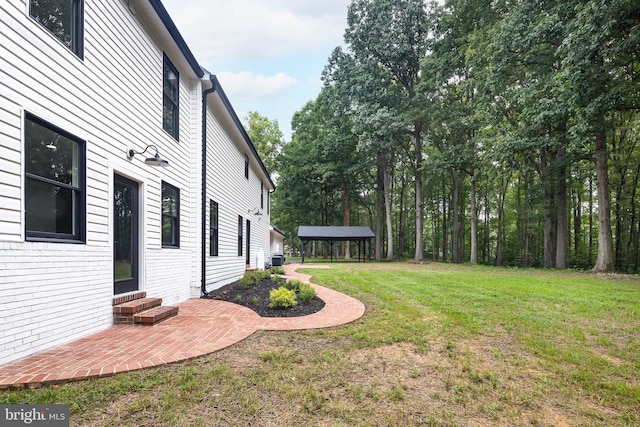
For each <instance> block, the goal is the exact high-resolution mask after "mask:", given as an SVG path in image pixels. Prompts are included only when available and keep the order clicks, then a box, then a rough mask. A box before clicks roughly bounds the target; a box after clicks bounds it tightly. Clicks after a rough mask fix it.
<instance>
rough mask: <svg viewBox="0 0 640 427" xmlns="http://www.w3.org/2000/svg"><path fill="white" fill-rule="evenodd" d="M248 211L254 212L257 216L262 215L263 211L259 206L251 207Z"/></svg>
mask: <svg viewBox="0 0 640 427" xmlns="http://www.w3.org/2000/svg"><path fill="white" fill-rule="evenodd" d="M247 213H252V214H254V215H255V216H262V211H261V210H260V209H258V208H253V209H249V210H248V211H247Z"/></svg>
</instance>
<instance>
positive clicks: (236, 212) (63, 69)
mask: <svg viewBox="0 0 640 427" xmlns="http://www.w3.org/2000/svg"><path fill="white" fill-rule="evenodd" d="M0 33H1V34H2V43H0V364H4V363H7V362H9V361H12V360H15V359H18V358H21V357H24V356H27V355H30V354H33V353H35V352H37V351H40V350H43V349H46V348H49V347H52V346H55V345H58V344H62V343H65V342H68V341H71V340H74V339H77V338H80V337H83V336H86V335H88V334H91V333H94V332H97V331H100V330H103V329H105V328H108V327H110V326H111V325H112V324H113V322H114V309H113V305H114V301H116V300H117V301H118V302H121V301H126V300H128V299H131V298H134V295H135V298H137V297H138V296H139V294H140V292H141V291H142V292H146V294H147V295H148V296H153V297H158V298H162V299H163V304H164V305H171V304H176V303H178V302H181V301H184V300H186V299H188V298H193V297H199V296H201V295H202V294H203V293H206V292H207V290H211V289H214V288H216V287H219V286H222V285H224V284H226V283H229V282H231V281H233V280H236V279H237V278H239V277H241V276H242V274H243V273H244V271H245V268H246V266H247V265H249V266H251V267H254V268H255V267H261V266H263V265H264V264H262V265H261V264H260V261H261V260H262V259H264V258H266V257H269V256H270V247H269V193H270V192H271V191H273V190H274V185H273V182H272V181H271V179H270V177H269V174H268V172H267V171H266V169H265V168H264V165H263V164H262V162H261V160H260V158H259V156H258V154H257V152H256V150H255V148H254V147H253V145H252V143H251V141H250V140H249V138H248V137H247V135H246V133H245V131H244V129H243V128H242V125H241V123H240V121H239V120H238V118H237V116H236V115H235V112H234V111H233V108H232V107H231V105H230V103H229V101H228V99H227V97H226V95H225V94H224V91H223V90H222V88H221V87H220V85H219V83H218V82H217V79H216V78H215V77H214V76H211V75H209V73H207V72H206V71H204V70H203V69H202V68H201V67H200V66H199V64H198V62H197V61H196V59H195V58H194V56H193V54H192V53H191V51H190V50H189V48H188V46H187V45H186V43H185V42H184V40H183V39H182V37H181V35H180V33H179V32H178V30H177V29H176V27H175V25H174V24H173V22H172V20H171V18H170V17H169V15H168V14H167V12H166V10H165V9H164V7H163V6H162V4H161V2H160V1H159V0H70V1H67V2H43V1H41V0H40V1H39V0H3V1H2V2H0ZM167 162H168V165H169V167H162V166H163V165H166V164H167ZM260 257H262V258H260Z"/></svg>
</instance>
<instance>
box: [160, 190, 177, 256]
mask: <svg viewBox="0 0 640 427" xmlns="http://www.w3.org/2000/svg"><path fill="white" fill-rule="evenodd" d="M165 190H172V191H175V193H176V197H175V200H176V206H175V211H176V214H175V215H170V214H165V206H164V203H165ZM160 199H161V200H160V211H161V213H160V214H161V218H160V235H161V236H160V239H161V240H162V247H163V248H179V247H180V189H179V188H178V187H176V186H173V185H171V184H169V183H168V182H165V181H162V186H161V190H160ZM165 218H167V219H169V220H170V224H171V229H172V233H171V236H172V237H174V239H173V240H171V241H166V240H165V233H164V223H165Z"/></svg>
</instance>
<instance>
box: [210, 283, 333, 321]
mask: <svg viewBox="0 0 640 427" xmlns="http://www.w3.org/2000/svg"><path fill="white" fill-rule="evenodd" d="M239 283H240V282H234V283H231V284H229V285H226V286H223V287H221V288H219V289H216V290H214V291H211V292H209V295H208V296H207V297H205V298H210V299H217V300H222V301H228V302H232V303H234V304H240V305H242V306H245V307H248V308H250V309H251V310H253V311H255V312H256V313H258V315H260V316H261V317H298V316H306V315H308V314H313V313H316V312H318V311H320V310H322V308H323V307H324V301H322V300H321V299H320V298H318V297H315V298H314V299H313V300H311V302H310V303H309V304H305V303H303V302H300V301H298V304H297V305H295V306H293V307H291V308H287V309H274V308H270V307H269V302H270V300H269V293H270V292H271V290H272V289H277V288H279V287H280V285H279V284H276V283H275V282H274V281H273V280H271V279H264V280H262V281H260V283H258V284H257V285H255V286H252V287H251V288H249V289H243V288H241V287H240V284H239Z"/></svg>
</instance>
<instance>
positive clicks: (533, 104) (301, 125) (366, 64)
mask: <svg viewBox="0 0 640 427" xmlns="http://www.w3.org/2000/svg"><path fill="white" fill-rule="evenodd" d="M344 38H345V47H344V48H336V50H334V52H333V53H332V55H331V56H330V58H328V62H327V65H326V67H325V70H324V72H323V74H322V77H323V81H324V87H323V89H322V91H321V93H320V94H319V95H318V98H317V99H315V100H313V101H310V102H309V103H308V104H307V105H306V106H304V107H303V108H302V109H301V110H300V111H299V112H297V113H296V114H295V116H294V117H293V121H292V124H293V126H292V128H293V135H292V138H291V141H288V142H286V143H283V144H282V148H281V149H280V148H278V149H275V150H271V151H270V150H269V148H268V147H265V148H264V149H263V151H262V152H264V155H265V156H266V157H267V159H272V158H273V162H271V160H270V161H269V164H268V165H267V166H268V167H269V168H270V169H271V168H273V170H276V171H277V174H278V175H279V183H278V184H279V189H278V191H277V193H276V197H275V201H274V217H275V218H277V219H278V220H279V221H282V224H279V226H280V227H281V228H282V229H283V230H287V231H288V232H289V233H291V234H289V236H290V237H293V231H294V229H295V227H297V225H300V224H310V223H313V224H315V225H343V224H357V225H369V226H371V228H372V229H374V230H375V231H376V236H377V237H376V240H377V244H376V248H375V256H376V258H378V259H382V258H386V259H393V258H397V257H401V258H413V259H416V260H421V259H423V258H431V259H435V260H443V261H452V262H470V263H484V264H497V265H514V266H534V267H545V268H568V267H573V268H582V269H589V268H593V269H594V270H595V271H613V270H617V271H629V272H638V271H640V259H639V255H638V254H639V249H640V204H638V203H637V198H638V194H637V193H638V189H639V181H640V147H639V144H638V142H639V128H638V124H639V121H638V114H637V113H638V110H639V108H640V79H639V78H638V77H639V70H640V58H639V56H640V47H639V46H640V3H638V2H636V1H632V0H612V1H609V2H602V1H599V0H567V1H563V2H551V1H540V2H530V1H526V0H514V1H510V0H498V1H495V0H447V1H446V2H445V3H444V4H438V3H435V2H433V3H427V2H425V1H423V0H353V1H352V3H351V5H350V7H349V9H348V13H347V28H346V29H345V36H344ZM251 127H252V128H254V127H255V128H256V129H257V128H258V122H255V123H254V125H252V126H251ZM276 139H277V138H276ZM280 140H281V138H280ZM274 153H277V155H274ZM265 164H266V162H265ZM385 245H386V255H383V254H382V248H383V247H385Z"/></svg>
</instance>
